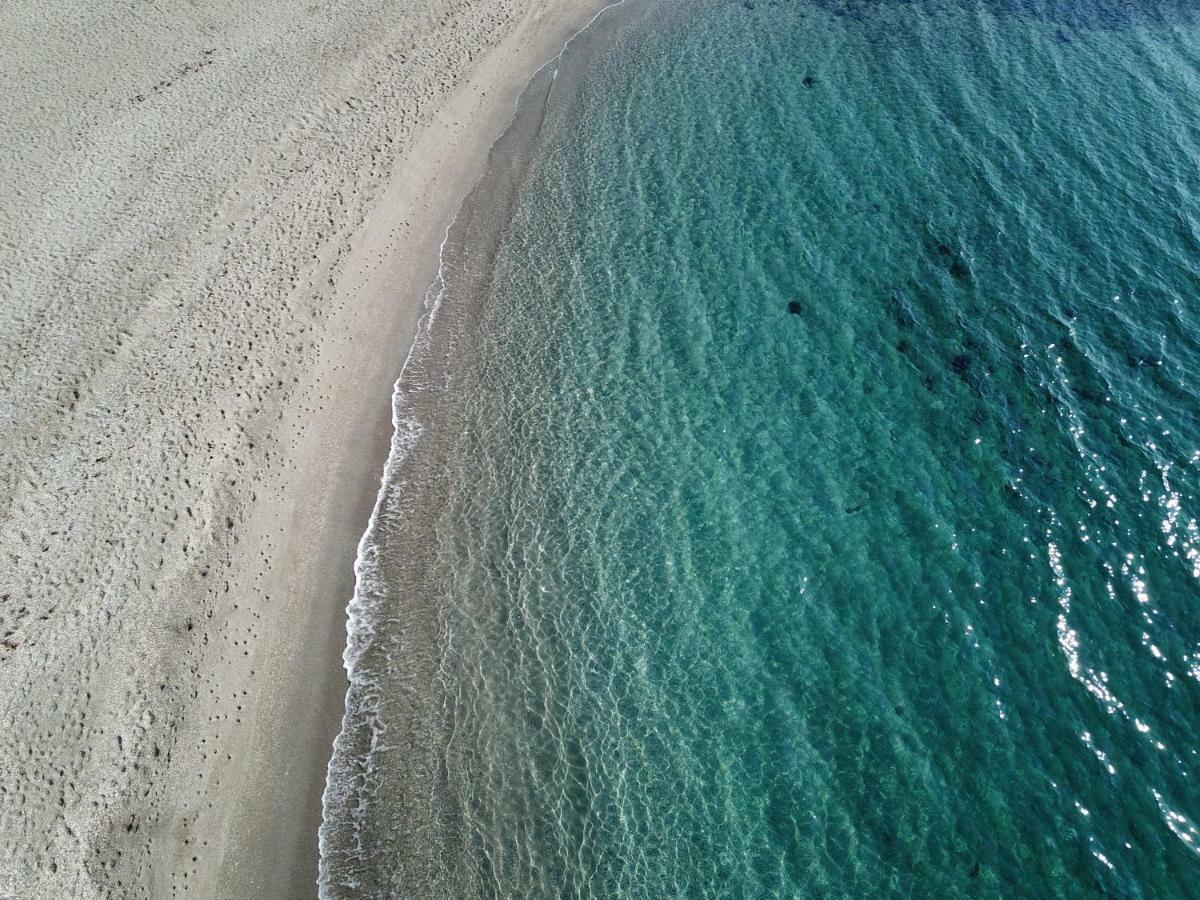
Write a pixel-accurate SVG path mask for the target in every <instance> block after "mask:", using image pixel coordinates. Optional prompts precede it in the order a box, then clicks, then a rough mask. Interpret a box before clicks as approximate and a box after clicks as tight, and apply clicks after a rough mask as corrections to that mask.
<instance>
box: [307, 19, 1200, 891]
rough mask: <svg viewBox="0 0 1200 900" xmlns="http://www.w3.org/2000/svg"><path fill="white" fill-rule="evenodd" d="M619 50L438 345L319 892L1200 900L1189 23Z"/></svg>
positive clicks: (560, 103)
mask: <svg viewBox="0 0 1200 900" xmlns="http://www.w3.org/2000/svg"><path fill="white" fill-rule="evenodd" d="M601 37H603V41H601V38H600V37H598V38H596V39H595V41H593V46H592V47H591V48H590V49H589V51H588V53H587V54H583V53H581V54H580V56H581V58H582V57H584V56H586V62H583V61H581V62H580V64H579V67H578V71H577V72H576V73H575V75H574V77H573V79H567V78H564V80H563V84H562V85H561V86H560V87H553V88H551V89H550V95H549V105H548V107H547V113H546V117H545V119H544V121H541V122H540V131H539V132H538V135H537V138H536V141H535V142H534V144H533V145H532V146H533V154H532V157H531V163H530V166H529V169H528V171H527V172H526V171H523V170H521V171H517V172H516V173H515V174H514V175H513V178H514V179H515V181H516V184H517V185H518V186H519V187H520V188H521V191H520V197H519V200H518V201H517V203H516V205H515V207H514V208H513V209H511V210H510V211H509V210H507V207H506V213H505V216H507V215H508V213H509V212H511V221H508V225H507V227H506V228H505V230H504V232H503V239H502V241H501V243H500V245H499V247H498V249H497V250H496V252H495V253H494V255H493V254H492V253H490V252H489V253H487V254H484V255H477V256H476V257H474V258H473V259H471V260H468V262H465V263H463V264H462V270H463V271H460V272H456V271H455V270H454V269H453V267H451V271H450V272H449V275H448V284H450V285H453V283H454V279H455V278H456V277H461V278H465V277H466V276H465V274H464V273H465V272H466V271H467V270H470V275H471V277H473V278H475V279H477V280H478V279H481V278H482V279H483V280H482V282H480V283H482V284H484V285H485V286H486V303H485V304H484V305H483V306H482V309H481V311H480V312H479V313H478V317H477V318H471V319H470V320H469V321H466V320H464V321H463V322H461V323H460V325H459V328H458V330H453V329H448V331H447V334H446V335H443V336H442V337H441V338H440V339H441V340H442V341H443V343H442V344H439V343H438V341H439V335H438V332H437V330H436V328H435V329H434V332H433V337H432V343H431V344H430V347H428V348H425V350H424V351H422V352H426V353H429V354H432V355H433V356H436V357H437V358H438V359H439V360H441V361H442V362H444V363H445V364H446V366H447V369H448V371H449V372H450V373H451V375H450V376H449V381H445V382H443V383H441V384H440V385H439V389H440V390H441V391H442V392H443V393H444V394H445V395H451V394H452V395H453V396H455V397H456V398H458V399H457V400H456V401H455V403H456V404H457V406H455V410H456V411H455V413H454V414H453V415H449V414H447V415H446V416H445V418H444V421H441V420H439V419H438V418H437V416H433V417H432V419H430V420H423V421H422V429H423V430H421V431H420V437H419V439H417V438H415V437H414V440H415V441H416V444H417V450H416V451H414V453H419V452H422V446H421V444H422V442H425V443H426V444H428V447H427V448H426V450H427V452H428V456H429V459H427V461H426V462H425V463H424V465H425V466H426V467H427V468H426V469H422V470H421V471H422V472H436V475H431V476H429V478H428V479H425V480H421V481H420V483H422V484H424V483H426V482H428V483H437V484H439V485H441V487H439V488H438V489H437V490H436V491H433V492H432V493H428V494H421V493H420V492H419V491H418V492H414V489H413V487H412V484H411V483H410V482H411V479H412V476H411V473H409V474H408V475H405V476H404V477H403V478H400V477H397V478H396V479H394V480H395V482H396V483H395V484H394V485H393V488H392V493H391V497H392V503H391V505H390V506H388V507H387V509H385V510H384V512H383V513H382V514H381V515H380V516H379V517H378V518H379V522H378V523H377V527H376V533H375V534H374V536H372V535H368V539H369V540H368V544H367V546H366V550H367V552H368V554H369V555H370V554H371V553H374V554H375V557H374V558H375V564H376V568H375V569H372V572H373V573H374V575H375V576H377V577H378V578H379V579H380V580H381V583H382V582H386V585H382V586H381V585H375V587H374V588H373V591H374V593H373V594H372V599H371V602H370V603H364V604H362V605H361V607H360V610H359V615H360V620H359V622H358V624H357V627H358V640H359V641H360V644H359V646H360V647H361V646H363V645H364V644H371V645H372V647H373V651H372V652H374V654H375V655H374V656H373V657H372V656H371V653H366V654H365V655H364V656H362V657H361V658H360V660H359V661H360V668H359V670H358V673H357V674H358V678H359V681H360V684H367V683H368V682H369V685H370V689H369V690H366V689H363V690H361V691H360V694H359V695H358V698H357V699H358V701H359V702H360V703H361V707H362V708H363V709H366V708H367V707H368V706H370V708H371V709H372V710H373V712H372V713H371V717H370V718H371V722H370V723H369V725H368V724H365V719H363V718H361V717H360V718H359V719H357V720H355V719H354V717H353V716H351V717H350V725H351V730H353V728H357V729H358V731H359V733H360V734H365V733H367V732H368V731H370V732H371V733H372V734H375V735H380V734H382V735H384V738H383V739H382V740H376V741H375V742H374V743H375V746H374V749H368V748H367V744H366V743H360V744H358V745H355V746H357V750H354V751H353V752H352V750H351V745H350V744H349V743H346V744H343V746H342V753H343V756H344V757H345V758H346V760H347V761H348V766H349V767H348V768H347V769H344V770H342V775H343V777H347V778H348V777H350V775H348V774H347V773H349V772H351V771H352V770H353V771H356V772H357V773H358V774H357V775H354V776H353V778H354V780H355V790H354V791H353V802H352V803H351V802H347V804H346V805H345V807H344V808H343V809H342V811H341V812H340V813H339V812H337V811H336V810H335V811H334V812H333V814H332V815H331V816H330V818H331V822H332V823H333V825H331V826H327V827H336V825H337V823H338V822H339V821H342V822H343V824H344V823H345V822H348V821H349V818H351V814H350V812H348V811H352V812H353V816H352V818H353V819H354V821H355V822H356V823H357V826H356V827H357V830H356V831H355V835H356V836H355V843H354V848H353V849H352V850H347V849H345V847H346V845H341V849H339V850H337V851H336V852H335V851H332V850H331V851H330V852H329V853H327V858H326V861H325V869H324V876H323V877H324V878H325V890H326V892H327V893H329V894H331V895H334V894H337V895H341V894H347V895H350V894H353V895H372V896H373V895H376V894H382V893H388V892H393V893H399V894H404V895H410V896H418V895H419V896H436V895H439V894H445V895H459V894H464V893H475V894H480V895H485V896H503V897H516V896H537V897H550V896H555V897H558V896H588V897H618V896H619V897H667V896H688V897H693V896H714V897H766V896H879V895H898V896H960V895H979V896H995V895H1005V896H1018V895H1019V896H1064V897H1076V896H1078V897H1083V896H1097V895H1100V894H1105V893H1108V894H1116V895H1119V896H1130V897H1168V896H1181V897H1182V896H1189V895H1191V894H1192V891H1193V890H1194V881H1195V878H1196V877H1197V876H1198V875H1200V859H1198V858H1197V853H1198V852H1200V826H1197V824H1196V821H1197V817H1200V792H1198V790H1197V787H1196V783H1195V778H1196V775H1197V755H1196V754H1197V751H1196V746H1195V744H1196V734H1197V733H1200V617H1198V615H1197V612H1196V603H1197V601H1198V600H1200V590H1198V588H1200V585H1198V579H1200V527H1198V525H1197V513H1198V504H1197V499H1196V486H1197V468H1198V464H1200V423H1198V422H1197V410H1198V409H1200V405H1198V397H1197V388H1196V377H1197V373H1200V308H1198V307H1200V302H1198V301H1197V299H1196V297H1197V290H1198V288H1200V208H1198V206H1197V191H1198V190H1200V187H1198V186H1200V178H1198V177H1197V175H1198V173H1197V166H1196V163H1197V160H1200V127H1198V120H1197V118H1196V116H1195V115H1194V109H1195V103H1194V101H1195V98H1196V96H1197V88H1198V87H1200V24H1198V22H1197V17H1196V15H1195V14H1194V13H1193V12H1192V11H1191V10H1190V8H1189V7H1188V6H1187V5H1186V4H1181V3H1180V4H1170V3H1154V2H1138V3H1121V4H1117V3H1105V2H1100V0H1079V2H1071V3H1065V2H1063V3H1044V4H1037V3H1000V2H990V3H987V2H965V0H964V2H948V0H947V2H933V0H930V2H925V0H914V2H907V3H900V2H895V3H892V2H879V3H866V2H851V3H841V2H833V0H797V2H790V3H782V2H763V0H753V2H749V3H740V2H734V3H720V4H717V3H700V4H696V3H689V4H684V3H680V2H674V0H666V2H662V3H660V4H658V5H656V6H655V7H653V11H652V12H651V13H649V14H648V15H646V16H645V17H644V18H643V20H642V21H640V22H638V24H637V27H626V28H624V29H621V28H616V29H614V30H613V32H612V33H611V34H609V35H602V36H601ZM569 62H570V58H569V57H568V63H569ZM454 301H455V295H454V292H453V290H450V289H447V291H446V295H445V297H444V299H443V301H442V302H443V303H444V304H446V305H452V304H453V303H454ZM790 304H791V305H790ZM789 305H790V306H789ZM430 381H436V379H430ZM431 408H432V407H431ZM439 429H441V430H440V431H439ZM416 434H417V432H414V435H416ZM404 498H407V501H406V500H405V499H404ZM401 520H403V522H404V523H405V524H404V526H403V527H405V528H408V529H409V537H408V538H406V540H405V541H403V542H398V543H393V544H389V543H388V529H389V528H400V527H401V526H400V525H399V524H397V523H399V522H401ZM414 522H419V523H420V528H417V527H416V526H415V525H413V523H414ZM418 536H420V540H422V541H424V543H421V544H420V546H421V547H423V548H425V549H423V550H420V551H414V550H413V546H414V542H415V541H417V540H418ZM372 542H373V543H372ZM389 554H390V555H389ZM416 569H419V570H420V571H419V574H416V575H414V574H413V573H414V571H415V570H416ZM360 574H361V573H360ZM417 593H419V594H420V595H421V598H422V602H421V604H419V605H418V608H419V609H420V610H424V612H419V613H414V612H413V611H412V610H413V605H412V601H413V595H414V594H417ZM414 623H416V624H414ZM398 635H403V638H401V637H399V636H398ZM422 635H424V636H425V637H426V638H427V639H428V648H427V652H424V651H422V650H420V648H419V646H418V645H417V644H415V643H414V642H418V641H419V640H421V636H422ZM389 636H390V637H389ZM389 641H390V643H389ZM405 641H407V642H408V643H405ZM414 659H420V660H421V661H422V662H421V665H422V666H423V668H420V667H418V668H416V669H414V668H413V660H414ZM414 673H416V674H414ZM414 692H415V693H416V694H418V695H420V696H421V697H422V698H427V699H422V700H421V704H424V705H423V706H422V709H423V710H424V712H422V713H421V715H422V716H423V718H419V719H411V718H406V716H408V713H406V712H402V711H400V710H399V709H398V708H394V707H391V706H389V704H390V703H392V702H393V700H394V699H395V698H396V697H398V696H399V695H401V694H404V695H405V696H408V695H410V694H413V693H414ZM353 700H354V692H352V701H353ZM368 700H369V701H370V702H369V703H368V702H367V701H368ZM406 702H408V701H406ZM418 705H420V704H418ZM406 709H407V708H406ZM422 728H424V729H425V731H424V732H422V731H421V730H420V729H422ZM372 729H373V730H372ZM368 743H369V742H368ZM414 748H419V749H414ZM354 753H357V754H358V756H357V757H355V756H354ZM414 754H415V755H414ZM422 754H423V755H422ZM417 756H420V758H421V759H423V760H425V762H423V763H421V764H420V765H416V764H414V763H413V759H414V758H416V757H417ZM368 757H369V763H368V762H366V760H367V759H368ZM356 760H357V762H356ZM355 765H357V766H358V768H357V769H355V768H354V767H355ZM416 770H419V771H417V774H416V775H413V774H412V773H413V772H414V771H416ZM401 771H403V772H405V773H406V774H405V775H404V777H403V778H401V777H400V775H399V774H397V773H399V772H401ZM335 777H337V776H336V772H335ZM414 777H418V778H420V779H424V780H423V781H421V784H422V785H423V786H422V787H420V788H419V789H411V785H412V784H414V783H415V782H413V781H412V779H413V778H414ZM347 783H349V782H347ZM400 785H404V786H405V787H403V788H401V787H400ZM339 815H340V816H341V819H340V820H339V818H338V816H339ZM414 846H415V847H416V848H417V849H416V850H414V849H413V847H414ZM414 853H416V854H417V855H418V856H421V855H423V858H422V859H421V860H420V862H419V863H414V862H413V858H414Z"/></svg>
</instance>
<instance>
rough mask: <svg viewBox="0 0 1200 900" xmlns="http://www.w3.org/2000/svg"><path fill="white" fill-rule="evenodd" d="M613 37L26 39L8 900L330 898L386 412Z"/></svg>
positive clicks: (137, 14)
mask: <svg viewBox="0 0 1200 900" xmlns="http://www.w3.org/2000/svg"><path fill="white" fill-rule="evenodd" d="M601 5H603V4H601V3H596V2H584V0H562V2H557V3H552V2H550V0H525V2H517V0H487V2H480V0H407V2H404V3H400V2H388V3H382V2H373V0H365V2H362V0H360V2H339V0H334V2H329V3H324V4H309V5H299V4H294V3H281V2H277V0H266V2H263V3H257V4H241V3H239V4H234V3H229V2H227V0H218V2H214V3H207V4H200V5H193V4H189V3H183V2H179V0H170V2H164V3H154V4H140V3H139V4H126V3H118V2H114V0H101V2H94V3H80V2H68V3H63V4H50V5H46V4H34V3H30V2H27V0H18V2H11V3H8V4H5V5H4V6H3V7H0V85H2V87H3V90H0V197H4V203H3V204H0V555H2V558H3V564H2V568H0V714H2V716H3V719H2V721H3V724H4V727H3V729H0V897H5V898H7V897H19V898H25V897H56V898H57V897H91V896H112V897H170V896H176V895H192V896H198V897H206V898H207V897H273V896H312V895H313V894H314V893H315V888H314V879H315V875H316V832H317V826H318V824H319V821H320V808H321V805H320V804H321V791H322V788H323V784H324V776H325V765H326V761H327V759H328V756H329V750H330V743H331V741H332V739H333V736H334V733H335V732H336V730H337V727H338V724H339V722H340V717H341V712H342V697H343V694H344V691H345V687H346V683H345V677H344V672H343V670H342V668H341V659H340V656H341V649H342V646H343V643H344V636H345V632H344V624H345V620H344V608H345V604H346V601H347V600H348V598H349V596H350V593H351V590H352V587H353V571H352V563H353V558H354V550H355V545H356V544H357V541H358V539H359V536H360V534H361V532H362V530H363V528H364V526H365V524H366V521H367V516H368V513H369V511H370V508H371V506H372V504H373V502H374V499H375V493H376V489H377V484H378V477H379V472H380V469H381V466H382V464H383V460H384V457H385V455H386V452H387V444H388V433H389V429H390V419H389V416H390V390H391V383H392V381H393V379H394V378H395V377H396V375H397V374H398V371H399V368H400V366H401V364H402V363H403V360H404V355H405V353H406V351H407V348H408V345H409V343H410V341H411V337H412V334H413V331H414V328H415V326H416V322H417V319H418V317H419V315H420V311H421V302H422V298H423V295H424V291H425V287H426V286H427V285H428V284H429V282H430V281H431V280H432V278H433V276H434V274H435V267H436V261H437V248H438V245H439V243H440V241H441V239H442V236H443V233H444V229H445V227H446V225H447V224H448V222H449V221H450V219H451V218H452V215H453V212H454V210H455V208H456V207H457V205H458V202H459V200H460V199H461V198H462V196H463V195H464V194H465V193H466V191H467V189H468V188H469V187H470V185H471V184H472V183H473V181H474V180H475V179H476V178H477V176H478V174H479V172H480V170H481V168H482V166H483V164H484V160H485V158H486V153H487V149H488V147H489V146H490V145H491V143H492V142H493V141H494V139H495V138H496V137H497V136H498V135H499V134H500V132H501V131H502V130H503V127H504V125H505V124H506V122H507V121H508V119H509V117H510V116H511V113H512V109H513V103H514V101H515V99H516V97H517V94H518V93H519V91H520V88H521V87H522V86H523V85H524V83H525V82H526V80H527V79H528V78H529V76H530V75H531V74H532V72H533V71H534V70H535V69H536V68H537V67H538V66H539V65H540V64H541V63H542V62H544V61H545V60H546V59H547V58H549V57H550V56H552V55H553V54H554V53H555V52H557V49H558V47H560V46H561V44H562V42H563V41H564V40H565V39H566V37H567V36H568V35H569V34H570V33H571V32H572V31H573V30H574V29H576V28H578V27H579V26H581V25H582V24H584V23H585V22H586V21H587V20H588V19H589V18H590V17H591V15H592V14H593V13H594V12H595V10H596V9H598V8H599V7H600V6H601Z"/></svg>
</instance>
